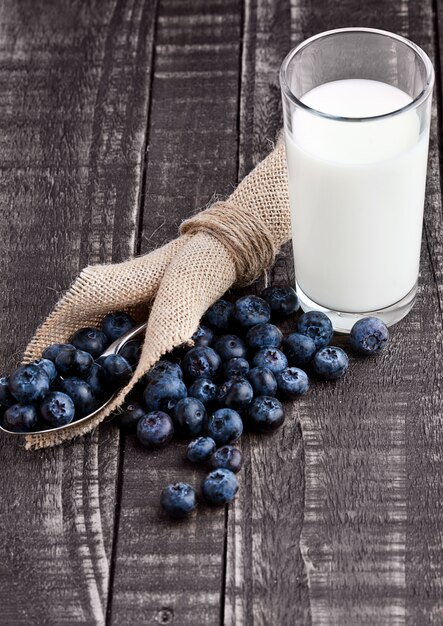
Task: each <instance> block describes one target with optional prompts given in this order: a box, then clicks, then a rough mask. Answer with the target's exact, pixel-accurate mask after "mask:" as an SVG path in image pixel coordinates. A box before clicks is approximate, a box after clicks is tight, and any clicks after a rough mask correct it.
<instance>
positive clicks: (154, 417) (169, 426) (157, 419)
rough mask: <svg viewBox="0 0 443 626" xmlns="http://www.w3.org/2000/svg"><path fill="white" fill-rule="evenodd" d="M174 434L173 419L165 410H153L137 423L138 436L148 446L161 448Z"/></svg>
mask: <svg viewBox="0 0 443 626" xmlns="http://www.w3.org/2000/svg"><path fill="white" fill-rule="evenodd" d="M173 436H174V425H173V423H172V419H171V418H170V417H169V415H168V414H167V413H163V411H152V412H151V413H148V414H147V415H145V417H142V418H141V419H140V420H139V421H138V424H137V438H138V440H139V441H140V443H141V444H142V445H143V446H145V447H146V448H161V447H163V446H165V445H166V444H168V443H169V442H170V441H171V439H172V437H173Z"/></svg>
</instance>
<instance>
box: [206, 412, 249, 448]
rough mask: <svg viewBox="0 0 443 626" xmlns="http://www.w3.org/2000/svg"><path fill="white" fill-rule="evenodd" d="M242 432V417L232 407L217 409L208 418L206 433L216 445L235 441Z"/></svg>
mask: <svg viewBox="0 0 443 626" xmlns="http://www.w3.org/2000/svg"><path fill="white" fill-rule="evenodd" d="M242 432H243V422H242V419H241V417H240V415H239V414H238V413H237V411H234V410H233V409H218V411H215V413H213V414H212V415H211V417H210V418H209V420H208V434H209V436H210V437H212V439H213V440H214V441H215V443H216V444H217V445H220V446H222V445H224V444H225V443H231V442H233V441H236V440H237V439H239V437H241V434H242Z"/></svg>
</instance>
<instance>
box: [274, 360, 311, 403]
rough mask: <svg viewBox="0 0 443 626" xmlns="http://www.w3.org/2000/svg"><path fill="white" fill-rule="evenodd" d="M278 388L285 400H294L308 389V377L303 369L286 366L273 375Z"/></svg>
mask: <svg viewBox="0 0 443 626" xmlns="http://www.w3.org/2000/svg"><path fill="white" fill-rule="evenodd" d="M275 378H276V380H277V386H278V390H279V392H280V393H281V395H282V397H283V398H285V400H295V398H297V396H301V395H303V394H304V393H306V392H307V391H308V389H309V379H308V376H307V374H306V372H304V371H303V370H301V369H299V368H298V367H287V368H286V369H285V370H283V371H282V372H278V374H276V375H275Z"/></svg>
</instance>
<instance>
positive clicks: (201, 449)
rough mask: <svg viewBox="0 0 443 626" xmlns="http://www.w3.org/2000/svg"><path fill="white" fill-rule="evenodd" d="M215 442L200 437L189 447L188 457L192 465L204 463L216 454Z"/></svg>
mask: <svg viewBox="0 0 443 626" xmlns="http://www.w3.org/2000/svg"><path fill="white" fill-rule="evenodd" d="M215 448H216V445H215V441H214V440H213V439H211V437H198V439H193V440H192V441H191V443H190V444H189V445H188V449H187V451H186V456H187V457H188V459H189V460H190V461H191V462H192V463H204V461H207V460H208V459H210V458H211V456H212V455H213V454H214V452H215Z"/></svg>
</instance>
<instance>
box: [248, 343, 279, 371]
mask: <svg viewBox="0 0 443 626" xmlns="http://www.w3.org/2000/svg"><path fill="white" fill-rule="evenodd" d="M252 364H253V365H254V367H267V368H268V369H270V370H271V372H272V373H273V374H277V373H278V372H282V371H283V370H284V369H286V368H287V367H288V359H287V358H286V357H285V355H284V354H283V352H281V351H280V350H278V349H277V348H263V349H262V350H259V351H258V352H256V353H255V354H254V357H253V359H252Z"/></svg>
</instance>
